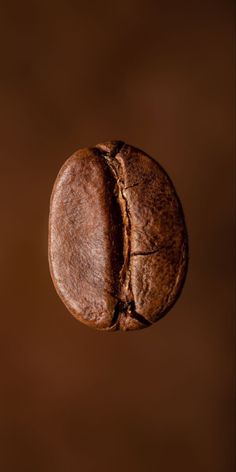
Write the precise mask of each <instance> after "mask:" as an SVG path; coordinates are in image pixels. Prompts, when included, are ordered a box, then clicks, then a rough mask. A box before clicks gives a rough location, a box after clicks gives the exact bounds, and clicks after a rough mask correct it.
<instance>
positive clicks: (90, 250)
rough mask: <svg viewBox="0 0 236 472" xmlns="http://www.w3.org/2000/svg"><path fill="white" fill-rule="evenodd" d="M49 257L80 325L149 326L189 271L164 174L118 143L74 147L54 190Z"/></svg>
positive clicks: (175, 202)
mask: <svg viewBox="0 0 236 472" xmlns="http://www.w3.org/2000/svg"><path fill="white" fill-rule="evenodd" d="M48 254H49V266H50V272H51V276H52V280H53V283H54V285H55V288H56V291H57V293H58V295H59V297H60V298H61V300H62V301H63V303H64V304H65V306H66V307H67V309H68V310H69V311H70V313H71V314H72V315H73V316H75V317H76V318H77V319H78V320H79V321H81V322H83V323H85V324H87V325H88V326H91V327H93V328H96V329H98V330H105V331H111V332H112V331H118V330H120V331H133V330H137V329H142V328H146V327H149V326H151V325H153V324H154V323H155V322H156V321H158V320H159V319H160V318H162V317H163V316H164V315H165V314H166V313H167V312H168V311H169V310H170V309H171V308H172V307H173V305H174V304H175V302H176V301H177V299H178V297H179V295H180V293H181V290H182V288H183V285H184V281H185V278H186V273H187V266H188V239H187V230H186V224H185V219H184V214H183V209H182V206H181V203H180V200H179V198H178V196H177V193H176V190H175V188H174V185H173V183H172V181H171V180H170V178H169V177H168V175H167V173H166V172H165V170H164V169H163V168H162V167H161V166H160V165H159V164H158V162H157V161H156V160H154V159H153V158H151V157H150V156H148V155H147V154H146V153H145V152H143V151H141V150H140V149H138V148H135V147H133V146H130V145H128V144H126V143H124V142H123V141H109V142H105V143H100V144H98V145H96V146H94V147H91V148H84V149H79V150H78V151H77V152H75V153H74V154H73V155H72V156H71V157H70V158H69V159H67V161H66V162H65V164H64V165H63V167H62V169H61V170H60V172H59V174H58V176H57V178H56V181H55V184H54V187H53V191H52V195H51V200H50V214H49V249H48Z"/></svg>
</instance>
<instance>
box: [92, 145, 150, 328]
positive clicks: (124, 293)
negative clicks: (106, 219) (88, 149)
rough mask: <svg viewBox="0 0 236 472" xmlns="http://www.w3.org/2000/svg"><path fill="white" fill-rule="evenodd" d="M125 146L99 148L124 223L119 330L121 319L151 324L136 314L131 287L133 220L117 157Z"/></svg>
mask: <svg viewBox="0 0 236 472" xmlns="http://www.w3.org/2000/svg"><path fill="white" fill-rule="evenodd" d="M124 146H125V144H124V143H123V142H119V143H118V144H117V145H116V146H115V147H114V148H113V149H112V150H111V151H108V150H104V148H103V149H101V148H99V147H98V148H97V149H99V151H100V153H101V154H100V155H101V157H103V158H104V159H105V160H106V162H107V164H108V166H109V168H110V170H111V172H112V174H113V176H114V178H115V181H116V185H115V194H116V199H117V202H118V204H119V207H120V210H121V215H122V222H123V257H124V262H123V265H122V268H121V270H120V275H119V278H120V283H119V286H120V289H119V295H118V296H117V297H116V298H117V300H118V301H117V303H116V306H115V310H114V315H113V319H112V325H116V327H117V328H118V326H119V323H120V318H121V316H122V317H131V318H135V319H136V320H137V321H139V322H140V323H142V324H145V325H150V324H151V323H150V322H149V321H148V320H146V319H145V318H144V317H143V316H142V315H140V314H139V313H137V312H136V309H135V302H134V296H133V292H132V285H131V268H130V261H131V218H130V212H129V205H128V200H127V197H126V194H125V191H126V187H125V182H124V176H123V172H122V166H121V163H120V162H119V161H118V160H117V156H118V155H119V153H121V151H122V148H123V147H124Z"/></svg>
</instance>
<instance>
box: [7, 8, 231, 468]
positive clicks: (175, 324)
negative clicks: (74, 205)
mask: <svg viewBox="0 0 236 472" xmlns="http://www.w3.org/2000/svg"><path fill="white" fill-rule="evenodd" d="M0 17H1V27H0V49H1V52H0V58H1V63H0V101H1V103H0V126H1V128H0V134H1V138H0V159H1V172H0V202H1V203H0V206H1V232H0V247H1V250H0V258H1V275H0V287H1V323H0V338H1V344H0V375H1V386H0V469H1V470H2V471H3V472H9V471H10V472H19V471H24V472H28V471H29V472H70V471H81V472H93V471H96V472H97V471H98V472H99V471H104V472H109V471H114V472H118V471H119V472H120V471H124V472H128V471H130V472H131V471H132V472H133V471H135V472H146V471H147V472H149V471H150V472H152V471H160V472H171V471H173V470H175V471H181V472H211V471H213V472H232V471H233V459H234V450H233V449H234V443H233V429H234V426H233V410H234V408H233V399H234V393H233V390H234V388H233V384H234V380H233V377H234V375H233V374H234V355H233V354H234V350H233V342H234V317H233V288H234V286H233V262H234V261H233V259H234V254H233V253H234V250H233V246H234V244H233V230H234V225H233V184H234V167H233V158H234V154H233V148H234V139H233V134H234V133H233V132H234V128H233V104H234V100H233V75H232V72H233V2H230V1H226V0H224V1H221V2H220V1H217V0H215V1H207V0H206V1H200V2H195V1H192V2H191V0H190V1H188V2H187V1H186V2H184V1H180V2H177V1H176V2H174V1H172V2H167V1H166V2H164V1H154V0H153V1H150V0H145V1H143V2H141V1H132V0H121V1H119V3H118V4H116V3H115V2H112V1H111V0H110V1H108V0H107V1H100V2H99V1H96V2H85V1H84V2H80V1H76V0H64V1H63V0H57V1H50V0H41V1H36V0H34V1H32V0H31V1H23V2H20V1H15V2H11V1H8V2H7V1H4V2H2V3H1V12H0ZM112 138H113V139H122V140H125V141H126V142H128V143H131V144H133V145H135V146H138V147H140V148H142V149H144V150H145V151H146V152H148V153H149V154H151V155H153V156H154V157H156V158H157V159H159V161H160V163H161V164H162V165H163V166H164V167H165V168H166V170H167V171H168V173H169V174H170V176H171V178H172V179H173V181H174V183H175V185H176V188H177V190H178V193H179V195H180V198H181V200H182V203H183V206H184V210H185V214H186V220H187V225H188V229H189V239H190V257H191V258H190V267H189V273H188V278H187V281H186V285H185V288H184V291H183V293H182V296H181V298H180V300H179V301H178V303H177V305H176V306H175V307H174V308H173V309H172V311H171V313H170V314H169V315H168V316H167V317H166V318H164V319H163V320H162V321H160V323H158V324H157V325H156V326H155V327H152V328H150V329H147V330H145V331H141V332H135V333H128V334H126V333H123V334H122V333H121V334H117V333H115V334H103V333H98V332H95V331H93V330H91V329H89V328H87V327H86V326H83V325H82V324H80V323H78V322H77V321H75V320H74V319H73V317H72V316H70V315H69V314H68V313H67V311H66V309H65V308H64V306H63V305H62V303H61V301H60V300H59V299H58V297H57V295H56V292H55V290H54V288H53V286H52V282H51V279H50V276H49V271H48V264H47V218H48V205H49V197H50V192H51V188H52V185H53V181H54V179H55V177H56V174H57V172H58V170H59V168H60V166H61V165H62V163H63V161H64V160H65V159H66V158H67V157H68V156H69V155H70V154H71V153H72V152H73V151H75V150H76V149H77V148H78V147H81V146H89V145H93V144H96V143H98V142H101V141H104V140H108V139H112Z"/></svg>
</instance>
